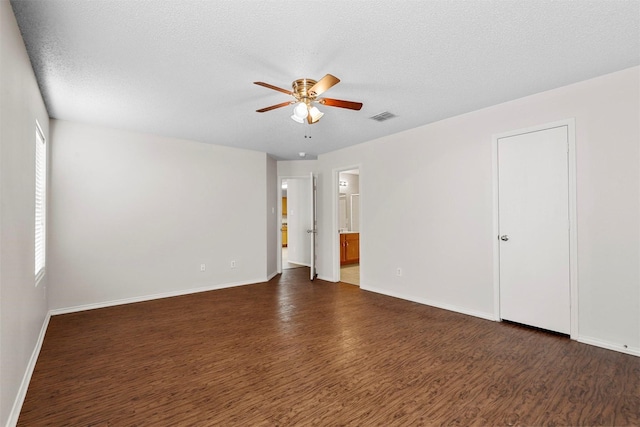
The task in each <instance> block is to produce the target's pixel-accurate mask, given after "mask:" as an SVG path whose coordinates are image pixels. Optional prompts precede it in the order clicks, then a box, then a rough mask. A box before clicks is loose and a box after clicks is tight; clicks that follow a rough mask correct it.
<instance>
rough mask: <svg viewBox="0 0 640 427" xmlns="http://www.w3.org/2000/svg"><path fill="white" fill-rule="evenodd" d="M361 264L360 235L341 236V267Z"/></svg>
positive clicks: (346, 234) (348, 234)
mask: <svg viewBox="0 0 640 427" xmlns="http://www.w3.org/2000/svg"><path fill="white" fill-rule="evenodd" d="M359 262H360V233H345V234H341V235H340V265H347V264H358V263H359Z"/></svg>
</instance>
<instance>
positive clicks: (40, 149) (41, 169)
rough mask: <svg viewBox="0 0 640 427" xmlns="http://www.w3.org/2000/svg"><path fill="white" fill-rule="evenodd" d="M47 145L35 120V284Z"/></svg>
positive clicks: (40, 264) (41, 247) (40, 261)
mask: <svg viewBox="0 0 640 427" xmlns="http://www.w3.org/2000/svg"><path fill="white" fill-rule="evenodd" d="M46 199H47V146H46V143H45V139H44V135H43V134H42V130H40V125H39V124H38V122H37V121H36V224H35V225H36V238H35V273H36V286H37V285H38V281H39V280H40V279H41V278H42V276H43V275H44V264H45V259H46V257H45V243H46V242H45V236H46V230H45V227H46V212H47V209H46V208H47V200H46Z"/></svg>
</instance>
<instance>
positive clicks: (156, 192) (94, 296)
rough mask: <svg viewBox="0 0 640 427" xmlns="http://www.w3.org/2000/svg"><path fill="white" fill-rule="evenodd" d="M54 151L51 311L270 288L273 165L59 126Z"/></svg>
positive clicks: (185, 145) (225, 152)
mask: <svg viewBox="0 0 640 427" xmlns="http://www.w3.org/2000/svg"><path fill="white" fill-rule="evenodd" d="M51 140H52V141H53V145H54V150H53V153H52V159H51V162H52V177H51V200H52V203H51V210H50V227H51V230H53V235H52V236H51V239H50V252H49V253H50V260H51V262H50V265H51V269H50V278H49V280H50V289H51V307H52V308H53V309H63V308H70V307H78V306H87V305H88V306H91V305H92V304H94V305H101V304H105V303H109V302H114V301H118V300H123V299H124V300H127V299H136V298H148V297H150V296H153V295H158V294H161V295H162V294H171V293H183V292H186V291H190V290H197V289H200V290H202V289H209V288H217V287H222V286H227V285H231V284H241V283H251V282H261V281H264V280H266V272H267V205H268V201H267V196H266V194H267V185H266V184H265V179H266V177H267V164H268V162H267V159H266V157H267V156H266V154H264V153H259V152H255V151H248V150H240V149H234V148H228V147H221V146H214V145H209V144H203V143H197V142H193V141H186V140H178V139H173V138H164V137H159V136H154V135H148V134H140V133H133V132H127V131H119V130H113V129H107V128H102V127H97V126H91V125H83V124H78V123H72V122H67V121H60V120H52V121H51ZM274 202H275V201H272V203H274ZM232 260H235V261H236V268H234V269H232V268H231V267H230V264H231V261H232ZM200 264H206V271H205V272H201V271H200Z"/></svg>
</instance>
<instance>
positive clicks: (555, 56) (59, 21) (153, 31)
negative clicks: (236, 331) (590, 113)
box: [12, 0, 640, 159]
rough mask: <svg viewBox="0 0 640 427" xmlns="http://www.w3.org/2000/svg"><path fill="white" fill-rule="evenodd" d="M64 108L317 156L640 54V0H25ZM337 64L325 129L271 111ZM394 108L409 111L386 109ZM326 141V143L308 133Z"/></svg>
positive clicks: (44, 67)
mask: <svg viewBox="0 0 640 427" xmlns="http://www.w3.org/2000/svg"><path fill="white" fill-rule="evenodd" d="M12 6H13V9H14V12H15V14H16V17H17V20H18V23H19V26H20V29H21V31H22V33H23V37H24V39H25V44H26V46H27V50H28V52H29V55H30V57H31V61H32V64H33V66H34V69H35V72H36V75H37V78H38V82H39V84H40V87H41V90H42V93H43V96H44V98H45V102H46V104H47V108H48V111H49V114H50V116H51V117H54V118H57V119H64V120H73V121H79V122H86V123H94V124H99V125H104V126H109V127H114V128H120V129H131V130H136V131H142V132H148V133H154V134H160V135H166V136H173V137H178V138H184V139H190V140H196V141H202V142H207V143H212V144H220V145H228V146H234V147H239V148H246V149H251V150H259V151H264V152H267V153H269V154H271V155H272V156H274V157H275V158H277V159H294V158H298V153H299V152H301V151H303V152H306V153H307V154H308V156H307V158H314V157H315V156H317V155H318V154H322V153H326V152H329V151H333V150H336V149H339V148H342V147H347V146H350V145H354V144H358V143H361V142H364V141H368V140H371V139H375V138H377V137H381V136H384V135H388V134H392V133H396V132H399V131H402V130H405V129H409V128H413V127H417V126H420V125H424V124H427V123H431V122H434V121H437V120H441V119H443V118H446V117H451V116H455V115H458V114H462V113H465V112H469V111H473V110H476V109H479V108H483V107H486V106H490V105H494V104H497V103H501V102H504V101H508V100H512V99H516V98H520V97H523V96H526V95H530V94H533V93H536V92H541V91H544V90H548V89H553V88H556V87H559V86H563V85H566V84H570V83H573V82H577V81H581V80H585V79H588V78H591V77H595V76H598V75H602V74H606V73H609V72H613V71H617V70H621V69H624V68H628V67H632V66H635V65H638V64H640V33H639V27H640V1H638V0H633V1H608V0H598V1H586V0H582V1H546V0H537V1H502V0H501V1H482V2H480V1H389V0H387V1H373V0H369V1H344V0H343V1H304V0H296V1H281V0H272V1H238V0H236V1H196V0H191V1H187V0H172V1H169V0H147V1H142V0H129V1H117V0H109V1H101V0H92V1H86V0H48V1H44V0H38V1H34V0H13V1H12ZM327 73H331V74H334V75H335V76H337V77H339V78H340V79H341V80H342V82H341V83H339V84H338V85H336V86H334V87H333V88H331V89H330V90H329V91H328V92H327V93H326V96H328V97H331V98H337V99H345V100H353V101H360V102H363V103H364V107H363V108H362V110H360V111H351V110H345V109H340V108H331V107H322V106H321V107H320V109H321V110H322V111H323V112H325V116H324V117H323V118H322V119H321V120H320V122H319V123H317V124H314V125H311V126H309V125H306V124H304V125H301V124H298V123H295V122H294V121H293V120H291V119H290V118H289V116H290V115H291V110H292V107H285V108H281V109H278V110H273V111H270V112H267V113H262V114H259V113H256V112H255V110H256V109H258V108H262V107H266V106H269V105H272V104H277V103H280V102H284V101H286V100H288V96H287V95H285V94H283V93H279V92H276V91H272V90H269V89H265V88H263V87H259V86H256V85H253V84H252V82H254V81H258V80H260V81H264V82H268V83H271V84H273V85H276V86H279V87H283V88H286V89H289V88H290V85H291V82H292V81H293V80H295V79H297V78H302V77H307V78H313V79H316V80H318V79H320V78H321V77H322V76H324V75H325V74H327ZM383 111H390V112H392V113H394V114H396V115H397V117H396V118H394V119H392V120H389V121H385V122H376V121H374V120H371V119H369V117H370V116H373V115H375V114H378V113H380V112H383ZM305 136H311V138H305Z"/></svg>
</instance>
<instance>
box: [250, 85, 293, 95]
mask: <svg viewBox="0 0 640 427" xmlns="http://www.w3.org/2000/svg"><path fill="white" fill-rule="evenodd" d="M253 84H254V85H258V86H262V87H266V88H267V89H273V90H277V91H278V92H282V93H286V94H287V95H292V96H293V92H291V91H290V90H286V89H282V88H280V87H277V86H274V85H270V84H269V83H265V82H253Z"/></svg>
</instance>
